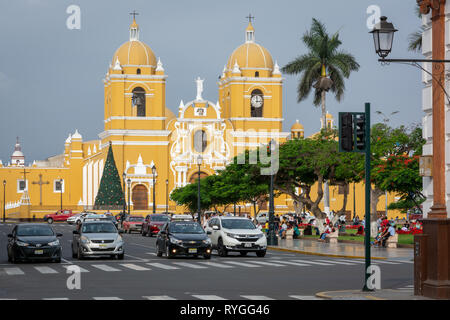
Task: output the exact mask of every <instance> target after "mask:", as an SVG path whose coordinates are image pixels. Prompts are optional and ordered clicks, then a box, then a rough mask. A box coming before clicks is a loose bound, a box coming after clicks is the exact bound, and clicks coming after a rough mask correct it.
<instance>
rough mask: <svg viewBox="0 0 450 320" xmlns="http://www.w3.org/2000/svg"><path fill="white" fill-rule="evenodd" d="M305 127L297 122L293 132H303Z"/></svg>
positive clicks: (292, 129)
mask: <svg viewBox="0 0 450 320" xmlns="http://www.w3.org/2000/svg"><path fill="white" fill-rule="evenodd" d="M303 130H305V127H303V125H302V124H300V122H299V121H298V120H297V121H296V122H295V123H294V125H293V126H292V128H291V131H303Z"/></svg>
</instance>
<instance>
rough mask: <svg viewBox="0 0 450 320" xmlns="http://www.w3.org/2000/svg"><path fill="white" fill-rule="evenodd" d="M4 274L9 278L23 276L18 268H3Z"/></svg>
mask: <svg viewBox="0 0 450 320" xmlns="http://www.w3.org/2000/svg"><path fill="white" fill-rule="evenodd" d="M5 272H6V274H7V275H10V276H17V275H22V274H25V273H24V272H23V271H22V270H20V269H19V268H5Z"/></svg>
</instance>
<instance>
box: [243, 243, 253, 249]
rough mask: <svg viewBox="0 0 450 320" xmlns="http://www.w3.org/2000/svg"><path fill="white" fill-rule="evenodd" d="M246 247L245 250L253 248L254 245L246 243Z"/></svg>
mask: <svg viewBox="0 0 450 320" xmlns="http://www.w3.org/2000/svg"><path fill="white" fill-rule="evenodd" d="M244 247H245V248H251V247H252V244H251V243H245V244H244Z"/></svg>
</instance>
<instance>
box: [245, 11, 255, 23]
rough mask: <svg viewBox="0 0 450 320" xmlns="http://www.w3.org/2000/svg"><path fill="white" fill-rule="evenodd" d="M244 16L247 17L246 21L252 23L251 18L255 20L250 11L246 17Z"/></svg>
mask: <svg viewBox="0 0 450 320" xmlns="http://www.w3.org/2000/svg"><path fill="white" fill-rule="evenodd" d="M245 18H246V19H248V22H250V23H252V19H253V20H255V17H254V16H252V14H251V13H250V14H249V15H248V17H245Z"/></svg>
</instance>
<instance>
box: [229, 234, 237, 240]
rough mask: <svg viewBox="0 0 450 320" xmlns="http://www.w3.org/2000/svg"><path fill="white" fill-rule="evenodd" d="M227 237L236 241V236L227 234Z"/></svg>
mask: <svg viewBox="0 0 450 320" xmlns="http://www.w3.org/2000/svg"><path fill="white" fill-rule="evenodd" d="M227 237H230V238H233V239H236V237H237V234H233V233H227Z"/></svg>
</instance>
